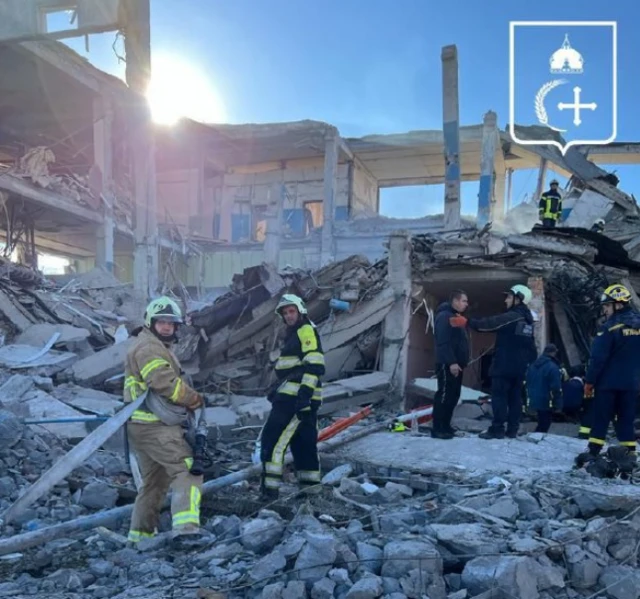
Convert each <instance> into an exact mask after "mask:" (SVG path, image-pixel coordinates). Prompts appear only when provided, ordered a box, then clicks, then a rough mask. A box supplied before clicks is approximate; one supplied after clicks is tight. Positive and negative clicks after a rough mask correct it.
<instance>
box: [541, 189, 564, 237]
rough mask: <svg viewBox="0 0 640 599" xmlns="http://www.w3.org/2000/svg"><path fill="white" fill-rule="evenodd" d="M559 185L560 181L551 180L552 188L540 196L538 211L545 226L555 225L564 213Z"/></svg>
mask: <svg viewBox="0 0 640 599" xmlns="http://www.w3.org/2000/svg"><path fill="white" fill-rule="evenodd" d="M559 186H560V184H559V183H558V181H557V180H556V179H554V180H553V181H551V184H550V188H549V189H548V190H547V191H545V192H544V193H543V194H542V195H541V196H540V203H539V204H538V213H539V215H540V220H541V221H542V226H543V227H545V228H549V229H551V228H553V227H555V226H556V224H557V222H558V221H559V220H560V216H561V215H562V195H561V194H560V191H559V189H558V187H559Z"/></svg>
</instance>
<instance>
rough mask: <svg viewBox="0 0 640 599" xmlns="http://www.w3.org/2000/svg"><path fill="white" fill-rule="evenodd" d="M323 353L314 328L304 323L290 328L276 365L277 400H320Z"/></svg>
mask: <svg viewBox="0 0 640 599" xmlns="http://www.w3.org/2000/svg"><path fill="white" fill-rule="evenodd" d="M324 370H325V369H324V354H323V352H322V344H321V342H320V337H319V335H318V333H317V331H316V329H315V328H314V327H313V326H311V325H310V324H309V323H307V322H303V323H302V324H300V325H299V326H297V327H292V328H291V329H289V331H288V332H287V336H286V338H285V341H284V345H283V347H282V352H281V353H280V357H279V358H278V361H277V362H276V365H275V371H276V376H277V377H278V381H282V382H281V384H280V385H279V386H278V390H277V397H276V400H278V399H279V400H281V401H282V400H286V399H287V398H289V399H293V400H294V401H295V400H296V399H299V400H301V401H302V402H308V401H314V402H318V404H317V405H319V404H320V402H321V401H322V382H321V381H320V377H321V376H322V375H324Z"/></svg>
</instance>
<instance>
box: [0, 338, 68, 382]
mask: <svg viewBox="0 0 640 599" xmlns="http://www.w3.org/2000/svg"><path fill="white" fill-rule="evenodd" d="M77 360H78V356H76V354H72V353H70V352H61V351H57V350H54V349H50V350H49V351H46V352H43V350H42V349H39V348H37V347H31V346H29V345H5V346H4V347H2V348H0V366H2V367H4V368H8V369H9V370H22V371H26V372H29V373H32V374H38V375H41V376H52V375H54V374H57V373H58V372H62V371H63V370H64V369H65V368H68V367H69V366H71V365H72V364H73V363H74V362H76V361H77Z"/></svg>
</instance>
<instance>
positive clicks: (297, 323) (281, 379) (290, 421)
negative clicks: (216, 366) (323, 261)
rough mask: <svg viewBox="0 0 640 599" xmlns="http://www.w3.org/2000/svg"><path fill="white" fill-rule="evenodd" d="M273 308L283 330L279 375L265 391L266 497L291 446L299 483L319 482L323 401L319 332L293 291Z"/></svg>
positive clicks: (271, 494)
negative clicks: (268, 410)
mask: <svg viewBox="0 0 640 599" xmlns="http://www.w3.org/2000/svg"><path fill="white" fill-rule="evenodd" d="M276 314H278V315H279V316H280V317H281V318H282V320H283V322H284V323H285V325H286V326H287V331H286V336H285V339H284V343H283V346H282V350H281V353H280V357H279V358H278V361H277V362H276V365H275V372H276V376H277V379H278V380H277V383H276V385H275V386H274V389H273V391H272V392H271V393H270V394H269V397H268V399H269V401H270V402H271V404H272V408H271V413H270V414H269V418H268V419H267V422H266V424H265V426H264V428H263V430H262V438H261V444H262V446H261V461H262V467H263V472H262V486H261V490H262V493H263V494H264V495H265V496H268V497H275V496H277V494H278V489H279V487H280V485H281V484H282V475H283V468H284V457H285V453H286V451H287V448H288V447H289V446H290V447H291V453H292V454H293V462H294V466H295V470H296V474H297V477H298V482H299V484H300V485H301V487H309V486H314V485H317V484H319V482H320V462H319V459H318V451H317V443H318V428H317V427H318V410H319V408H320V405H321V404H322V395H321V388H322V384H321V382H320V377H322V376H323V375H324V369H325V367H324V354H323V352H322V345H321V343H320V337H319V335H318V333H317V331H316V328H315V326H314V325H313V324H312V323H311V321H310V320H309V317H308V314H307V308H306V306H305V304H304V302H303V301H302V299H301V298H299V297H298V296H297V295H293V294H285V295H283V296H282V298H281V300H280V302H279V303H278V305H277V307H276Z"/></svg>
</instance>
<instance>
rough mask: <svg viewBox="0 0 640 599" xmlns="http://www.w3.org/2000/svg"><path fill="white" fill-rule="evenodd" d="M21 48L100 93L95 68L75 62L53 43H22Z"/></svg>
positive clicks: (99, 84)
mask: <svg viewBox="0 0 640 599" xmlns="http://www.w3.org/2000/svg"><path fill="white" fill-rule="evenodd" d="M20 47H21V48H23V49H24V50H25V51H26V52H29V53H30V54H33V55H34V56H37V57H38V58H39V59H40V60H42V61H43V62H46V63H47V64H49V65H51V66H52V67H55V68H56V69H59V70H60V71H62V72H64V73H66V74H67V75H69V76H70V77H73V79H75V80H76V81H77V82H78V83H81V84H82V85H84V86H85V87H87V88H89V89H90V90H92V91H94V92H96V93H100V89H101V82H100V80H99V79H98V78H97V77H96V76H95V75H94V74H93V72H92V71H93V70H94V69H95V67H92V66H91V65H89V64H88V63H87V64H82V63H81V62H80V61H78V60H73V59H72V58H71V57H70V56H68V55H66V54H67V53H66V51H65V50H64V49H63V50H61V51H56V50H55V49H54V46H53V45H52V44H51V43H42V42H22V43H21V44H20ZM123 89H124V84H123Z"/></svg>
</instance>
